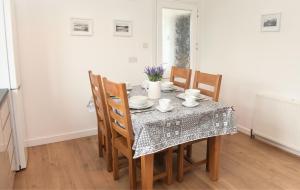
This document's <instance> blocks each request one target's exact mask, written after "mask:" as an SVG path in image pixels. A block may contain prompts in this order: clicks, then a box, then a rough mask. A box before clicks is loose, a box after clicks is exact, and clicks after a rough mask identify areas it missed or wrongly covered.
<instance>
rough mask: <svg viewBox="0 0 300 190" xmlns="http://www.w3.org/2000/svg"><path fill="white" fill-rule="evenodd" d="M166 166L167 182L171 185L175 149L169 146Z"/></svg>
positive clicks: (166, 154)
mask: <svg viewBox="0 0 300 190" xmlns="http://www.w3.org/2000/svg"><path fill="white" fill-rule="evenodd" d="M165 167H166V172H167V176H166V178H165V183H166V184H168V185H171V184H172V174H173V149H172V148H169V149H168V150H167V151H166V153H165Z"/></svg>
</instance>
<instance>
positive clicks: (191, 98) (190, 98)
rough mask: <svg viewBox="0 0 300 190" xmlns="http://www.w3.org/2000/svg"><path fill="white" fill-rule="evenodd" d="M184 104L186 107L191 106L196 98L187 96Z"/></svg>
mask: <svg viewBox="0 0 300 190" xmlns="http://www.w3.org/2000/svg"><path fill="white" fill-rule="evenodd" d="M185 102H186V103H187V104H188V105H193V104H194V103H195V102H196V97H195V96H191V95H188V96H186V97H185Z"/></svg>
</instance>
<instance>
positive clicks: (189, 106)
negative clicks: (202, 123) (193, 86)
mask: <svg viewBox="0 0 300 190" xmlns="http://www.w3.org/2000/svg"><path fill="white" fill-rule="evenodd" d="M182 105H184V106H185V107H188V108H193V107H196V106H198V105H199V102H195V103H194V104H192V105H190V104H187V103H186V102H185V101H184V102H182Z"/></svg>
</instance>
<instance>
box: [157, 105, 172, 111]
mask: <svg viewBox="0 0 300 190" xmlns="http://www.w3.org/2000/svg"><path fill="white" fill-rule="evenodd" d="M156 109H157V110H158V111H160V112H162V113H165V112H169V111H172V110H173V109H174V106H170V107H168V108H167V109H163V108H161V107H160V106H159V105H158V106H157V107H156Z"/></svg>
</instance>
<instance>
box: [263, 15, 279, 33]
mask: <svg viewBox="0 0 300 190" xmlns="http://www.w3.org/2000/svg"><path fill="white" fill-rule="evenodd" d="M280 27H281V13H273V14H264V15H262V17H261V31H262V32H280Z"/></svg>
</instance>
